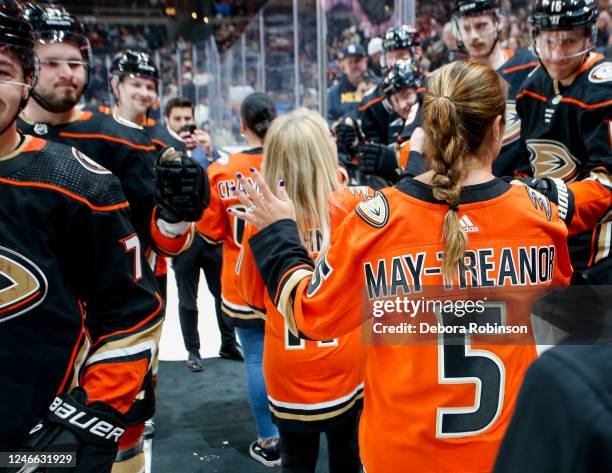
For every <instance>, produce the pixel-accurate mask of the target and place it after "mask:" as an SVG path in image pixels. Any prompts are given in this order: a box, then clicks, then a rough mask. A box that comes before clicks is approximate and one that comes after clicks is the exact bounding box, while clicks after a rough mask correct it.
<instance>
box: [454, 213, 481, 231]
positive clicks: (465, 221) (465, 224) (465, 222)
mask: <svg viewBox="0 0 612 473" xmlns="http://www.w3.org/2000/svg"><path fill="white" fill-rule="evenodd" d="M459 224H460V225H461V228H463V231H465V232H466V233H476V232H478V231H480V229H479V228H478V227H477V226H476V225H474V223H472V221H471V220H470V217H468V216H467V215H464V216H463V217H461V218H460V219H459Z"/></svg>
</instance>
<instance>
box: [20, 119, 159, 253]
mask: <svg viewBox="0 0 612 473" xmlns="http://www.w3.org/2000/svg"><path fill="white" fill-rule="evenodd" d="M17 128H19V129H21V130H22V131H23V132H24V133H27V134H31V135H34V136H39V137H41V138H44V139H47V140H50V141H56V142H59V143H63V144H66V145H69V146H73V147H75V148H76V149H78V150H79V151H81V152H82V153H84V154H86V155H87V156H89V157H90V158H91V159H93V160H94V161H96V162H97V163H98V164H100V165H102V166H103V167H105V168H106V169H108V170H109V171H111V172H112V173H113V174H114V175H115V176H117V177H118V178H119V181H121V186H122V188H123V192H124V194H125V196H126V198H127V200H128V202H129V203H130V207H131V212H132V223H133V224H134V228H135V229H136V232H137V233H138V236H139V237H140V239H141V241H142V244H143V246H145V247H146V246H149V245H151V244H152V242H151V232H150V229H149V227H150V219H151V214H152V212H153V207H154V203H153V195H154V192H155V187H154V173H153V165H154V163H155V155H156V148H155V146H154V145H153V144H152V143H151V142H150V140H149V138H148V136H147V135H146V134H145V133H144V132H143V131H142V128H140V127H135V126H134V125H132V124H131V123H130V122H127V121H125V120H120V119H116V118H115V117H113V116H112V115H106V114H103V113H97V112H92V111H81V112H78V113H77V114H76V116H75V118H74V119H73V120H71V121H70V122H68V123H62V124H59V125H50V124H46V123H27V122H26V121H24V120H23V119H19V120H18V122H17Z"/></svg>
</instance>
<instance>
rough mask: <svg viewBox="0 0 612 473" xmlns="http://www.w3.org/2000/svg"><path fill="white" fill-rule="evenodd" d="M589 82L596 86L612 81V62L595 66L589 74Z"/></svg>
mask: <svg viewBox="0 0 612 473" xmlns="http://www.w3.org/2000/svg"><path fill="white" fill-rule="evenodd" d="M589 80H590V81H591V82H593V83H594V84H601V83H602V82H609V81H610V80H612V62H610V61H606V62H602V63H601V64H599V65H597V66H595V67H594V68H593V70H592V71H591V72H590V74H589Z"/></svg>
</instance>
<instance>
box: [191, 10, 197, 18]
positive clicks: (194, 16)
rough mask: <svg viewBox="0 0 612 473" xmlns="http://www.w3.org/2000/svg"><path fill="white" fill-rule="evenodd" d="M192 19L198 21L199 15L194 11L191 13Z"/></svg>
mask: <svg viewBox="0 0 612 473" xmlns="http://www.w3.org/2000/svg"><path fill="white" fill-rule="evenodd" d="M191 18H193V19H194V20H197V19H198V14H197V13H196V12H194V11H192V12H191Z"/></svg>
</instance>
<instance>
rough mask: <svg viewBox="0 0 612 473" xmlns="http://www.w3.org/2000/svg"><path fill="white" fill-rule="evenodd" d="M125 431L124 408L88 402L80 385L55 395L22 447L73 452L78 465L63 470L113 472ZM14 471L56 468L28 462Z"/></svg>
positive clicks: (38, 472) (28, 472) (24, 472)
mask: <svg viewBox="0 0 612 473" xmlns="http://www.w3.org/2000/svg"><path fill="white" fill-rule="evenodd" d="M123 432H125V428H124V426H123V416H122V415H121V413H120V412H118V411H117V410H115V409H113V408H112V407H111V406H109V405H108V404H106V403H103V402H100V401H96V402H93V403H92V404H90V405H87V393H86V392H85V391H83V390H82V389H81V388H76V389H74V390H73V391H72V392H71V393H70V394H68V393H64V394H60V395H59V396H58V397H56V398H55V400H54V401H53V402H52V403H51V405H50V406H49V410H48V411H47V413H46V415H45V418H44V419H43V420H42V421H40V422H39V423H38V424H37V425H36V426H34V428H33V429H32V430H31V431H30V433H29V434H28V437H27V438H26V439H25V442H24V443H23V444H22V446H21V451H22V452H33V453H40V454H47V453H53V452H62V453H70V454H72V455H74V456H75V458H76V466H75V467H72V468H71V469H68V468H62V469H61V471H71V472H73V473H109V472H110V471H111V468H112V466H113V462H114V461H115V457H116V455H117V450H118V447H119V438H120V437H121V435H122V434H123ZM55 466H59V465H55ZM12 471H13V472H17V473H35V472H36V473H42V472H45V471H53V469H50V470H47V469H46V467H44V466H37V465H35V464H26V465H24V466H22V467H19V468H17V469H14V470H12Z"/></svg>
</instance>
